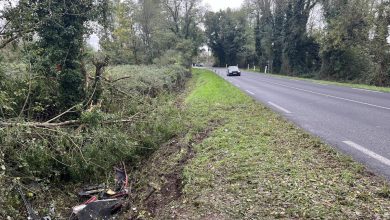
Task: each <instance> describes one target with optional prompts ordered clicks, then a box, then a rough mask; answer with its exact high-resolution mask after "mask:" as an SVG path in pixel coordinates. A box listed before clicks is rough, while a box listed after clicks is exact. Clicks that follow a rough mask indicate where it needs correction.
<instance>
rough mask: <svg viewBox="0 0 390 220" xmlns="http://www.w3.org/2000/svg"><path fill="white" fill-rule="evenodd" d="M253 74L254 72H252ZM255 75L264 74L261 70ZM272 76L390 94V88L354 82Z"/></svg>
mask: <svg viewBox="0 0 390 220" xmlns="http://www.w3.org/2000/svg"><path fill="white" fill-rule="evenodd" d="M250 72H253V71H250ZM255 73H263V72H260V71H259V70H258V71H256V72H255ZM271 75H272V76H276V77H280V78H288V79H299V80H304V81H309V82H314V83H319V84H323V85H336V86H346V87H351V88H358V89H368V90H372V91H378V92H390V87H379V86H372V85H366V84H359V83H353V82H335V81H328V80H319V79H311V78H303V77H298V76H286V75H281V74H271Z"/></svg>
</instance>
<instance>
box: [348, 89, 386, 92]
mask: <svg viewBox="0 0 390 220" xmlns="http://www.w3.org/2000/svg"><path fill="white" fill-rule="evenodd" d="M352 89H355V90H360V91H366V92H375V93H383V92H379V91H374V90H369V89H360V88H352Z"/></svg>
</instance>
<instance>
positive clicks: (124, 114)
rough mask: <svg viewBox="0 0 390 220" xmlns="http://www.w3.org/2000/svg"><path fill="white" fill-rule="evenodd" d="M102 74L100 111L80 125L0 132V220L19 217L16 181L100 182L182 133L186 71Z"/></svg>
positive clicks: (128, 69)
mask: <svg viewBox="0 0 390 220" xmlns="http://www.w3.org/2000/svg"><path fill="white" fill-rule="evenodd" d="M107 73H108V74H107V76H105V78H106V79H105V80H104V83H103V87H104V92H103V98H102V100H101V103H100V106H101V108H99V107H100V106H99V107H93V108H89V110H87V111H84V112H83V113H82V115H81V118H80V121H81V122H82V125H80V126H79V125H78V126H74V127H66V128H59V127H58V128H39V127H21V126H18V127H0V146H1V148H0V184H1V185H0V194H1V195H3V196H2V197H1V198H0V207H5V208H4V209H3V208H1V209H0V218H1V219H2V218H3V217H6V215H11V216H12V215H13V214H15V215H16V213H18V210H17V208H15V207H18V205H15V204H14V203H13V202H12V200H15V192H14V191H12V190H11V189H12V188H13V186H14V184H13V183H14V182H15V178H16V177H21V178H20V179H17V181H21V182H22V183H23V184H29V183H31V182H36V181H38V182H41V183H42V182H45V183H46V184H49V185H51V184H53V183H55V184H60V185H64V184H67V183H69V182H76V181H77V182H81V183H87V182H99V181H101V180H102V179H103V178H104V177H105V176H106V175H109V174H110V173H111V172H110V171H111V169H112V166H114V165H115V164H118V163H119V162H120V161H125V162H127V164H130V165H131V164H136V163H137V162H138V161H140V159H142V158H144V157H145V156H146V155H148V154H149V153H151V152H152V151H153V150H155V149H156V148H157V147H158V146H159V145H161V144H162V143H164V142H166V141H167V140H169V139H171V138H172V137H174V136H175V135H177V134H178V133H179V132H180V131H181V130H182V122H181V119H180V113H179V110H178V109H177V108H176V106H175V105H174V97H175V94H176V91H179V90H180V88H182V87H183V86H184V84H185V81H186V79H187V78H188V77H190V74H189V72H188V70H186V69H184V68H182V67H180V66H168V67H158V66H117V67H110V68H108V69H107ZM118 79H120V80H118ZM119 120H129V121H127V122H123V123H122V122H118V121H119ZM103 122H104V123H103ZM3 168H4V169H3ZM2 203H3V204H2Z"/></svg>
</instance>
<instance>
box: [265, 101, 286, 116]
mask: <svg viewBox="0 0 390 220" xmlns="http://www.w3.org/2000/svg"><path fill="white" fill-rule="evenodd" d="M268 104H270V105H272V106H273V107H275V108H277V109H279V110H281V111H283V112H285V113H287V114H291V112H290V111H289V110H287V109H285V108H283V107H281V106H279V105H277V104H275V103H273V102H268Z"/></svg>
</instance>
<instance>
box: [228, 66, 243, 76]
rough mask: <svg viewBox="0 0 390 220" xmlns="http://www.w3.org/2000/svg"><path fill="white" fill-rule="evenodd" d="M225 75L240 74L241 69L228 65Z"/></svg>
mask: <svg viewBox="0 0 390 220" xmlns="http://www.w3.org/2000/svg"><path fill="white" fill-rule="evenodd" d="M227 76H241V71H240V70H239V69H238V66H229V67H228V69H227Z"/></svg>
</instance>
